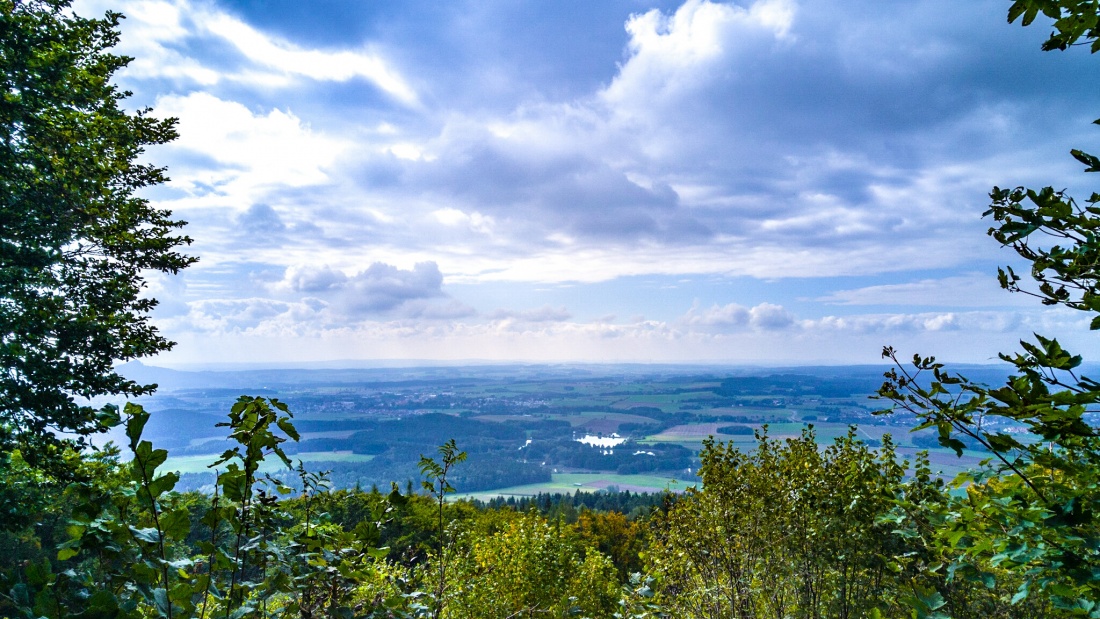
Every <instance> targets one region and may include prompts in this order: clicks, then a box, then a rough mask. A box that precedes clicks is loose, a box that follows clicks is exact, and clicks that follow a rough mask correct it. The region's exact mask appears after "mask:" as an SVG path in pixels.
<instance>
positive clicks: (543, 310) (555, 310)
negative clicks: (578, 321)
mask: <svg viewBox="0 0 1100 619" xmlns="http://www.w3.org/2000/svg"><path fill="white" fill-rule="evenodd" d="M489 317H490V318H491V319H493V320H514V321H518V322H564V321H567V320H569V319H570V318H572V317H573V316H572V315H571V314H570V313H569V310H567V309H565V308H564V307H550V306H549V305H544V306H542V307H539V308H535V309H529V310H518V311H517V310H506V309H499V310H497V311H495V312H493V313H492V314H490V316H489Z"/></svg>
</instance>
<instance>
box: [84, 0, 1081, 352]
mask: <svg viewBox="0 0 1100 619" xmlns="http://www.w3.org/2000/svg"><path fill="white" fill-rule="evenodd" d="M109 9H110V10H118V11H121V12H122V13H124V14H125V15H126V19H125V20H124V22H123V24H122V33H123V34H122V44H121V46H120V47H119V51H120V52H121V53H125V54H128V55H131V56H133V57H134V58H135V60H134V62H133V63H132V64H131V65H130V67H129V68H128V69H126V70H124V71H122V72H121V73H120V74H119V76H118V80H117V81H118V83H119V84H120V85H121V86H122V87H123V88H125V89H128V90H132V91H133V92H134V93H135V94H134V96H133V98H131V99H130V100H128V103H127V106H128V107H130V108H135V107H142V106H145V105H149V106H152V107H153V109H154V113H155V114H156V115H158V116H177V117H179V119H180V122H179V127H178V128H179V132H180V138H179V139H178V140H177V141H176V142H174V143H172V144H170V145H168V146H164V147H159V148H156V149H154V150H152V151H151V152H150V153H149V154H148V157H149V160H150V161H152V162H155V163H157V164H158V165H165V166H167V167H168V175H169V176H170V177H171V178H172V181H171V182H170V183H168V184H167V185H165V186H163V187H159V188H157V189H155V190H154V191H151V192H150V193H149V194H148V197H150V199H151V200H153V201H154V202H155V203H156V204H157V205H159V206H163V207H167V208H170V209H172V210H173V211H174V212H175V215H176V216H178V217H180V218H182V219H185V220H187V221H189V222H190V225H189V226H188V228H187V230H186V232H187V234H189V235H190V236H191V237H193V238H194V239H195V244H194V245H193V246H192V248H191V250H190V253H192V254H194V255H197V256H198V257H199V258H200V262H199V263H198V264H196V265H194V266H193V267H191V268H189V269H187V270H186V271H185V272H184V273H183V274H181V275H179V276H176V277H171V278H156V279H154V280H153V285H152V286H151V288H150V294H151V295H152V296H154V297H156V298H157V299H159V300H160V301H161V306H160V307H159V308H158V309H157V310H156V312H154V320H155V322H156V324H158V325H159V326H160V327H161V329H162V331H163V334H164V335H165V336H166V337H168V338H170V339H173V340H176V341H177V342H178V345H177V347H176V349H175V350H173V351H172V352H170V353H167V354H164V355H161V356H159V357H155V358H151V359H146V360H144V361H145V362H146V363H147V364H149V365H158V366H167V367H174V366H186V365H188V364H209V363H244V364H294V363H311V362H324V361H332V360H341V359H342V360H349V362H350V361H354V360H363V361H369V360H376V361H378V360H401V359H408V360H438V361H458V360H470V359H477V360H484V361H494V360H500V361H524V362H555V361H577V362H588V361H599V362H657V363H665V362H693V363H738V364H753V363H760V364H818V363H825V362H833V363H860V364H874V363H879V362H880V361H881V360H880V359H879V352H880V351H881V349H882V346H883V345H886V344H889V345H893V346H895V347H896V348H898V350H899V352H900V353H902V355H903V356H906V357H908V356H910V355H912V353H914V352H920V353H921V354H925V355H936V356H937V357H939V358H941V359H945V360H954V361H959V362H976V363H989V362H992V361H994V360H995V358H996V353H997V352H998V351H1007V350H1010V349H1012V348H1013V347H1014V343H1015V341H1016V340H1019V339H1021V338H1025V337H1028V336H1029V335H1030V334H1031V333H1032V332H1039V333H1042V334H1044V335H1052V336H1058V337H1059V339H1060V340H1062V341H1063V343H1065V344H1066V345H1067V347H1069V348H1071V349H1072V350H1074V352H1077V353H1081V354H1084V355H1085V356H1086V358H1089V357H1095V356H1096V353H1097V352H1100V350H1098V349H1097V346H1096V343H1095V338H1093V337H1092V336H1091V335H1090V333H1089V331H1088V316H1085V315H1083V314H1082V315H1078V313H1075V312H1072V311H1070V310H1065V309H1050V308H1044V307H1042V306H1040V305H1039V304H1038V303H1037V302H1032V301H1030V300H1028V299H1026V298H1024V297H1023V296H1022V295H1010V294H1008V293H1005V292H1003V291H1001V290H1000V289H999V288H998V286H997V283H996V267H997V266H998V265H1003V264H1019V263H1018V262H1014V261H1013V260H1012V256H1011V255H1010V254H1009V252H1008V250H1001V249H999V248H998V247H997V244H996V243H995V242H994V241H993V240H991V239H989V238H988V237H987V236H986V235H985V230H986V228H988V226H989V223H988V222H984V221H982V219H981V213H982V212H983V211H984V210H985V209H986V207H987V204H988V198H987V194H988V192H989V190H990V188H992V187H993V186H994V185H1001V186H1015V185H1019V184H1026V185H1029V186H1044V185H1053V186H1054V187H1055V188H1059V189H1061V188H1068V189H1069V190H1070V192H1071V193H1073V194H1074V195H1076V196H1077V197H1078V198H1079V199H1080V198H1083V197H1085V196H1087V195H1088V193H1090V191H1089V189H1088V186H1087V181H1088V180H1089V179H1088V178H1087V177H1086V176H1085V175H1084V174H1081V172H1080V170H1081V166H1080V165H1079V164H1078V163H1077V162H1076V161H1074V160H1073V159H1072V158H1071V157H1070V156H1069V150H1070V149H1071V148H1081V149H1083V150H1086V151H1087V150H1090V149H1091V150H1092V151H1093V152H1095V151H1097V150H1100V149H1098V148H1097V146H1096V145H1097V142H1098V138H1100V129H1098V128H1096V127H1094V126H1092V125H1090V123H1091V121H1092V120H1093V119H1094V118H1095V117H1096V110H1095V106H1094V105H1092V101H1091V98H1092V96H1093V95H1094V91H1095V87H1094V85H1095V79H1096V77H1097V76H1098V74H1097V67H1098V66H1100V65H1098V63H1097V62H1096V58H1093V57H1090V56H1089V54H1088V53H1087V50H1080V49H1076V50H1071V51H1070V52H1066V53H1042V52H1041V51H1040V50H1039V45H1040V43H1041V41H1043V40H1044V39H1045V37H1046V35H1047V34H1048V31H1049V27H1048V26H1047V25H1045V24H1044V25H1041V26H1037V27H1032V28H1028V29H1022V28H1020V27H1019V25H1018V24H1017V25H1012V26H1010V25H1008V24H1006V20H1005V12H1006V11H1007V3H1005V2H994V1H992V0H982V1H975V2H970V3H966V4H964V5H959V4H958V3H949V2H946V1H945V0H915V1H910V2H900V1H887V2H882V1H878V2H872V1H870V0H856V1H847V2H841V1H838V0H819V1H815V2H808V1H803V2H796V1H794V0H756V1H755V2H752V1H747V0H746V1H745V2H741V3H714V2H707V1H703V0H687V1H686V2H670V1H652V2H646V1H641V0H614V1H609V2H603V3H589V2H582V1H579V0H574V1H569V2H555V3H535V2H519V3H517V2H503V1H486V0H479V1H477V2H474V1H459V2H453V3H447V4H445V5H439V4H438V3H428V2H402V3H396V2H392V3H391V2H373V3H364V2H356V1H354V0H317V1H315V2H311V3H302V2H291V1H289V0H273V1H264V2H260V1H258V0H209V1H206V0H79V1H78V2H77V4H76V6H75V10H76V11H77V12H78V13H80V14H101V13H102V12H103V11H105V10H109ZM1021 271H1022V272H1026V269H1022V270H1021Z"/></svg>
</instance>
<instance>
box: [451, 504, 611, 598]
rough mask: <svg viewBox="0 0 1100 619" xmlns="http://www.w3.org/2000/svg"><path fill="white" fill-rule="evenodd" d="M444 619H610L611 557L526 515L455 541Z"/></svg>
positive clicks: (568, 531)
mask: <svg viewBox="0 0 1100 619" xmlns="http://www.w3.org/2000/svg"><path fill="white" fill-rule="evenodd" d="M452 579H453V581H454V583H455V584H454V586H452V587H450V588H449V589H448V590H447V593H446V601H447V604H446V609H445V612H444V614H443V616H444V617H448V618H454V619H459V618H471V619H473V618H477V619H493V618H499V619H506V618H507V617H541V616H550V617H565V616H579V617H609V616H611V613H612V612H614V609H615V608H616V606H617V605H618V601H619V591H618V589H619V582H618V579H617V578H616V576H615V566H614V565H613V564H612V563H611V561H610V559H608V558H607V557H606V556H604V555H602V554H600V552H599V551H597V550H595V549H594V548H592V547H591V546H588V545H587V544H585V543H584V541H583V539H582V538H581V537H580V536H579V535H578V534H577V532H576V530H575V529H574V528H573V527H572V526H570V525H567V524H565V523H562V522H560V521H558V522H549V521H547V520H546V519H545V518H542V517H541V516H539V515H537V514H535V513H528V514H522V515H516V516H515V517H514V518H511V519H509V521H507V522H505V523H503V525H502V528H501V529H500V530H498V531H495V532H487V531H484V530H477V529H474V530H468V531H466V532H464V533H463V534H462V535H461V536H460V538H459V543H458V546H457V549H456V557H455V561H454V565H453V567H452Z"/></svg>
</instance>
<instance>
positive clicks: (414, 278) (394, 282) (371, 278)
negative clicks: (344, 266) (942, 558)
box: [344, 262, 443, 313]
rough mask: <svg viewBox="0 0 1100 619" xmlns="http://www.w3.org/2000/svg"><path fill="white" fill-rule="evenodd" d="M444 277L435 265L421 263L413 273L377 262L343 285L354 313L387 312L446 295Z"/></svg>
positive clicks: (346, 299) (432, 263) (349, 305)
mask: <svg viewBox="0 0 1100 619" xmlns="http://www.w3.org/2000/svg"><path fill="white" fill-rule="evenodd" d="M442 284H443V274H442V273H440V272H439V266H438V265H436V263H434V262H421V263H418V264H416V265H415V266H414V267H413V268H412V270H402V269H399V268H397V267H395V266H392V265H389V264H384V263H381V262H375V263H374V264H372V265H370V266H369V267H367V269H366V270H365V271H361V272H359V273H358V274H356V275H354V276H352V277H350V278H348V280H347V283H346V284H345V285H344V289H345V293H346V297H345V302H346V303H347V305H348V307H349V308H350V309H351V310H353V311H355V312H366V313H372V312H385V311H389V310H392V309H394V308H396V307H398V306H400V305H402V304H403V303H406V302H408V301H413V300H422V299H430V298H433V297H439V296H442V295H443V292H442V290H441V286H442Z"/></svg>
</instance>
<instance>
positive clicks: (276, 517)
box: [0, 397, 405, 619]
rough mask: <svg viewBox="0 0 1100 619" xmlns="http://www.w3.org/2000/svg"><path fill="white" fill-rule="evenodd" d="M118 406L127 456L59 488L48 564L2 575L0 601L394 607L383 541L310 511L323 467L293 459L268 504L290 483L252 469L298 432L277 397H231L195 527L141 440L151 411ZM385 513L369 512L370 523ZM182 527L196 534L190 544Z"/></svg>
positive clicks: (190, 608) (86, 605)
mask: <svg viewBox="0 0 1100 619" xmlns="http://www.w3.org/2000/svg"><path fill="white" fill-rule="evenodd" d="M125 413H126V417H127V420H126V431H127V436H128V438H129V450H130V453H131V455H132V459H131V460H130V461H129V462H128V463H126V464H116V465H115V467H114V468H113V469H111V470H109V471H107V472H106V474H101V475H96V476H89V477H88V480H87V481H85V482H82V483H78V484H74V485H73V486H71V487H70V488H69V489H68V490H67V491H66V493H67V496H68V498H69V500H71V501H72V502H73V504H74V507H73V508H72V510H71V514H70V520H69V525H68V526H67V527H66V528H65V531H66V534H67V540H66V541H64V542H63V543H62V544H60V546H59V547H58V551H57V554H56V560H55V561H50V560H48V559H46V558H42V559H40V560H38V561H36V562H33V563H31V564H29V565H28V566H27V567H26V569H25V570H23V573H22V574H16V575H14V577H13V575H12V574H8V575H6V576H7V579H8V580H10V581H14V582H11V583H10V591H9V593H7V594H6V595H2V596H0V600H3V601H2V602H0V610H13V611H15V612H17V613H18V615H17V616H23V617H28V618H31V617H39V616H51V617H61V616H74V617H85V616H88V617H93V616H94V617H99V616H105V617H106V616H112V617H135V618H136V617H147V616H157V617H165V618H169V619H171V618H174V617H175V618H181V619H182V618H184V617H215V616H225V617H274V616H284V615H285V614H287V613H292V614H296V615H298V616H300V617H315V616H316V617H320V616H324V617H340V616H351V614H352V613H353V612H357V609H358V610H362V608H363V607H364V605H365V604H366V603H367V602H368V601H369V603H370V604H371V605H372V606H373V607H376V608H378V609H384V608H386V607H387V606H393V607H401V606H404V605H405V600H404V598H403V597H402V596H401V593H402V590H401V588H400V587H397V586H394V584H393V581H394V580H395V578H393V573H392V570H389V568H387V567H386V566H384V565H380V564H379V561H380V559H381V558H382V557H383V556H384V555H385V550H381V549H377V548H375V547H373V546H371V545H370V541H371V540H370V539H369V538H363V537H360V536H358V535H356V533H355V532H354V531H353V532H348V531H345V530H344V529H342V528H341V527H339V526H336V525H333V524H331V523H330V522H329V521H328V519H327V516H326V515H325V514H324V512H323V511H321V510H322V508H323V506H324V504H325V496H324V495H325V489H326V481H325V479H324V476H323V475H318V474H314V473H310V472H308V471H305V470H304V469H303V468H301V466H299V469H298V472H299V475H300V481H301V484H302V487H303V493H302V496H301V497H299V498H298V499H297V501H296V502H290V501H283V502H280V501H278V500H277V498H278V496H281V495H285V494H288V493H290V489H289V488H288V487H287V486H285V485H284V484H282V483H281V482H278V481H274V480H272V479H270V478H264V479H260V478H258V477H257V472H258V470H259V467H260V465H261V464H262V462H263V460H264V459H265V458H266V457H268V456H270V455H275V456H276V457H278V458H279V459H280V460H282V461H283V462H284V463H285V464H287V465H288V466H289V462H290V461H289V459H288V458H287V456H286V454H285V453H284V452H283V449H282V447H281V445H282V443H284V442H285V441H286V440H291V439H296V438H297V432H296V431H295V429H294V427H293V425H292V424H291V422H290V414H289V411H288V410H287V407H286V405H285V404H283V403H282V402H279V401H278V400H265V399H263V398H248V397H242V398H241V399H240V400H239V401H238V402H237V404H235V405H234V406H233V409H232V410H231V412H230V415H229V417H230V419H229V422H227V423H226V424H224V425H227V426H228V427H229V429H230V431H231V433H230V438H231V439H232V440H234V441H235V442H237V445H236V446H234V447H232V448H231V449H228V450H226V452H225V453H224V454H223V456H222V458H220V459H219V461H218V462H217V463H216V464H215V465H213V466H216V467H221V466H222V465H225V470H224V471H222V472H220V473H219V475H218V484H217V492H216V493H215V495H214V496H213V497H212V499H211V500H210V502H209V504H208V505H204V506H201V507H200V509H199V510H198V511H199V512H200V519H199V522H198V523H196V522H195V518H194V514H193V513H192V512H193V508H194V507H195V505H194V503H193V502H192V501H189V500H188V499H187V497H186V495H179V494H177V493H174V492H172V489H173V486H174V485H175V482H176V480H177V479H178V475H177V474H176V473H171V472H169V473H163V472H161V471H160V470H159V469H160V467H161V465H163V463H164V461H165V460H166V459H167V456H168V454H167V452H166V451H165V450H162V449H154V448H153V446H152V445H151V444H150V443H149V442H148V441H144V440H142V439H141V432H142V429H143V427H144V425H145V423H146V422H147V421H148V418H149V414H148V413H146V412H145V411H144V410H143V409H142V408H141V407H140V406H136V405H133V404H128V405H127V407H126V410H125ZM280 434H282V435H280ZM283 435H285V436H283ZM384 513H385V509H381V510H375V511H372V512H371V513H370V514H369V515H368V516H369V517H371V518H374V519H375V520H376V521H377V520H378V519H380V518H382V517H383V516H384ZM197 525H201V526H197ZM194 529H201V531H202V532H203V533H204V535H205V537H200V538H198V539H197V540H196V539H195V538H194V537H193V536H192V535H191V534H192V532H193V530H194ZM192 544H193V545H192ZM55 566H58V567H63V568H65V569H61V570H56V569H54V568H55Z"/></svg>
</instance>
